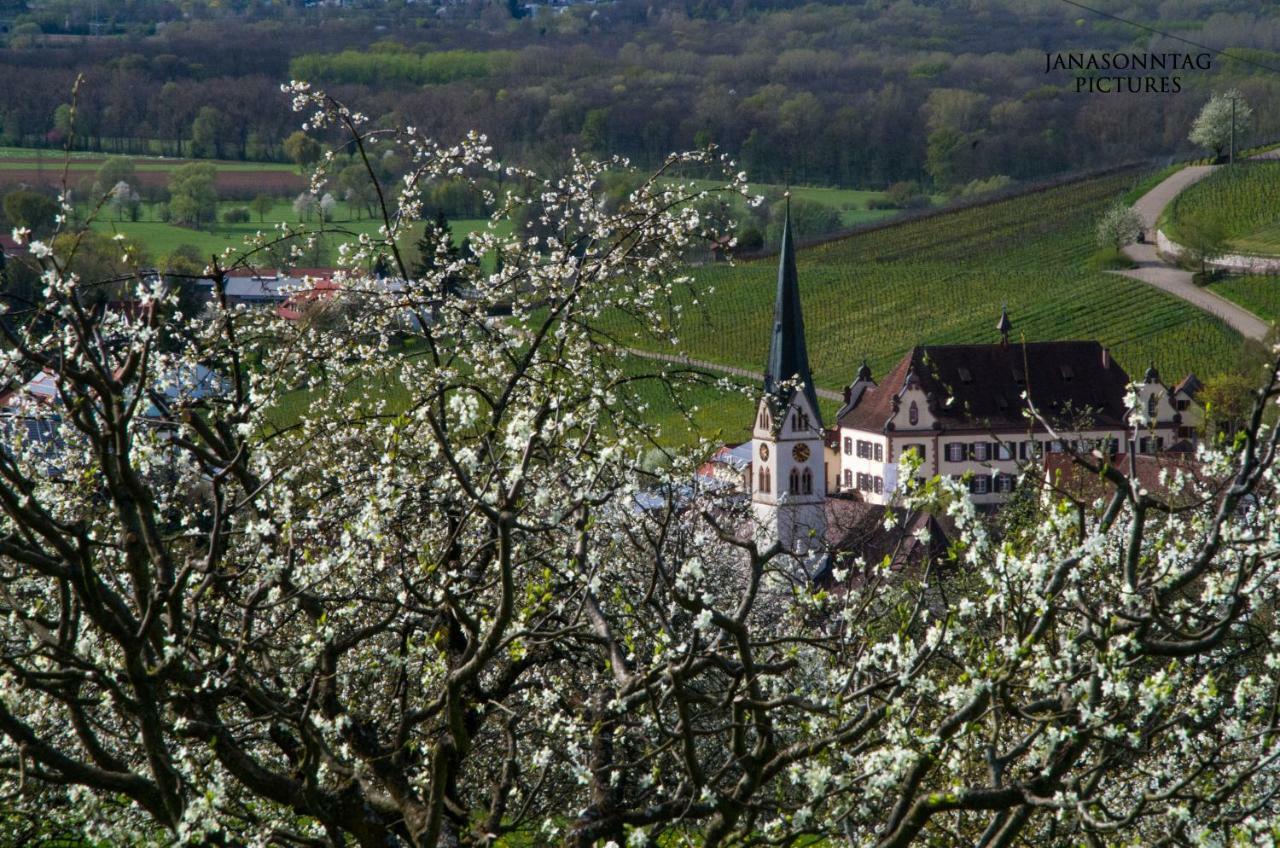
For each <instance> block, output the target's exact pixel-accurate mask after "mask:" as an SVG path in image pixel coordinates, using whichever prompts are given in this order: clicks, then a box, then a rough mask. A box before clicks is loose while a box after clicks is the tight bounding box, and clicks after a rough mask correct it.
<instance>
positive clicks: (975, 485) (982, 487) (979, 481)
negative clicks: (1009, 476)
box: [969, 474, 991, 495]
mask: <svg viewBox="0 0 1280 848" xmlns="http://www.w3.org/2000/svg"><path fill="white" fill-rule="evenodd" d="M990 490H991V478H990V477H988V476H987V475H985V474H979V475H978V476H977V477H974V478H973V480H971V481H970V483H969V491H970V492H973V493H974V494H975V495H985V494H986V493H987V492H989V491H990Z"/></svg>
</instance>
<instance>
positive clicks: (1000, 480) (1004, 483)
mask: <svg viewBox="0 0 1280 848" xmlns="http://www.w3.org/2000/svg"><path fill="white" fill-rule="evenodd" d="M995 482H996V491H997V492H999V493H1000V494H1002V495H1007V494H1008V493H1009V492H1012V491H1013V475H1012V474H997V475H996V480H995Z"/></svg>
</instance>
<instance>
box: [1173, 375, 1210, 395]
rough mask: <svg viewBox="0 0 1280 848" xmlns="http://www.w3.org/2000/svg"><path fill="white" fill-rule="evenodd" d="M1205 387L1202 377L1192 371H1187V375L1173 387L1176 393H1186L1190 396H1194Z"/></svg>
mask: <svg viewBox="0 0 1280 848" xmlns="http://www.w3.org/2000/svg"><path fill="white" fill-rule="evenodd" d="M1203 388H1204V383H1201V382H1200V378H1199V377H1197V376H1196V375H1195V374H1193V373H1191V372H1187V376H1185V377H1183V378H1182V382H1181V383H1179V384H1178V385H1176V386H1174V387H1173V391H1174V394H1184V395H1186V396H1187V397H1189V398H1194V397H1195V396H1196V395H1197V394H1198V393H1199V392H1200V390H1201V389H1203Z"/></svg>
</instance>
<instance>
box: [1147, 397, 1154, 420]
mask: <svg viewBox="0 0 1280 848" xmlns="http://www.w3.org/2000/svg"><path fill="white" fill-rule="evenodd" d="M1147 417H1149V418H1150V419H1151V420H1153V421H1154V420H1155V417H1156V396H1155V395H1152V396H1151V397H1149V398H1147Z"/></svg>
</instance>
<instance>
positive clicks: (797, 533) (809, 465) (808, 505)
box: [751, 194, 827, 554]
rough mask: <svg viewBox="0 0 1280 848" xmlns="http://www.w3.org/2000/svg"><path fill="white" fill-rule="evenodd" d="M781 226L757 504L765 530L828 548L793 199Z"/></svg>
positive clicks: (755, 440)
mask: <svg viewBox="0 0 1280 848" xmlns="http://www.w3.org/2000/svg"><path fill="white" fill-rule="evenodd" d="M787 197H788V199H787V217H786V220H785V222H784V223H783V225H782V250H781V252H780V253H779V255H778V294H777V300H776V302H775V303H774V307H773V335H772V337H771V338H770V340H769V361H768V362H767V363H766V365H765V369H764V393H763V395H762V396H761V398H760V404H759V406H758V408H757V409H756V421H755V427H754V429H753V431H752V437H751V448H752V475H751V477H752V480H751V506H752V512H753V513H754V514H755V519H756V523H757V524H758V526H759V527H760V529H761V530H762V531H763V533H764V534H765V535H766V536H767V537H769V538H771V539H778V540H780V541H781V542H782V544H783V545H784V546H785V547H786V548H787V550H789V551H791V552H793V553H800V554H803V553H808V552H810V551H813V550H816V549H818V548H820V547H821V545H822V542H823V534H824V532H825V530H826V509H825V503H826V491H827V481H826V468H825V463H824V455H823V444H822V418H821V415H820V412H819V409H818V396H817V394H816V393H815V392H814V388H813V375H812V374H811V373H810V371H809V352H808V350H807V348H806V346H805V339H804V316H803V315H802V314H801V311H800V280H799V277H798V275H797V274H796V257H795V245H794V243H793V242H792V236H791V201H790V195H789V194H788V196H787Z"/></svg>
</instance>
